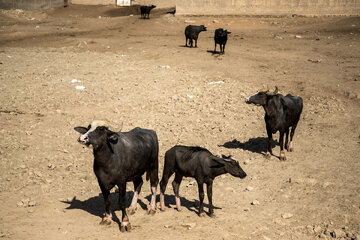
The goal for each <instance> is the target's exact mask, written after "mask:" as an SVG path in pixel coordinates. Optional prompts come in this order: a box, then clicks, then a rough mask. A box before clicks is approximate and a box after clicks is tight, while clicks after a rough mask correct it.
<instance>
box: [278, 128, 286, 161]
mask: <svg viewBox="0 0 360 240" xmlns="http://www.w3.org/2000/svg"><path fill="white" fill-rule="evenodd" d="M279 141H280V143H279V144H280V160H282V161H284V160H286V156H285V151H284V131H280V140H279Z"/></svg>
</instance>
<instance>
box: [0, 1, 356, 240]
mask: <svg viewBox="0 0 360 240" xmlns="http://www.w3.org/2000/svg"><path fill="white" fill-rule="evenodd" d="M164 2H165V1H164ZM169 9H170V10H171V8H168V7H163V8H162V7H158V8H156V9H155V10H154V11H153V13H152V14H151V16H150V17H151V19H150V20H142V19H140V18H139V12H138V8H137V7H133V8H128V9H125V8H120V7H114V6H96V5H91V6H90V5H71V6H70V7H68V8H64V9H51V10H47V11H41V12H28V11H20V10H10V11H1V12H0V25H1V29H0V80H1V81H0V91H1V95H0V101H1V102H0V103H1V106H0V121H1V127H0V202H1V208H0V237H2V238H4V239H170V238H171V239H174V240H175V239H260V240H261V239H265V240H268V239H317V238H322V239H333V238H337V239H358V240H359V239H360V235H359V234H360V197H359V194H360V187H359V186H360V185H359V184H360V180H359V176H360V165H359V150H360V124H359V123H360V85H359V84H360V18H359V17H299V16H294V17H281V18H278V17H277V18H275V17H234V16H223V17H214V16H212V17H210V16H202V17H200V16H199V17H194V16H193V17H185V16H173V15H169V14H166V12H167V11H169ZM189 23H192V24H205V25H206V26H207V27H208V31H207V32H202V33H200V37H199V42H198V48H185V47H184V44H185V37H184V28H185V26H186V25H188V24H189ZM218 27H224V28H227V29H229V30H230V31H231V32H232V34H231V35H230V37H229V41H228V45H227V47H226V54H225V55H218V54H213V53H212V50H213V47H214V46H213V34H214V30H215V29H216V28H218ZM73 79H76V80H80V81H81V82H72V80H73ZM264 85H265V86H266V85H268V86H269V87H270V88H273V87H274V86H278V87H279V89H280V91H281V92H282V93H284V94H286V93H292V94H294V95H299V96H301V97H302V98H303V100H304V111H303V114H302V116H301V119H300V122H299V125H298V128H297V132H296V134H295V139H294V147H295V152H292V153H287V158H288V160H287V161H280V160H279V159H278V158H277V157H276V156H273V157H272V158H271V159H265V158H264V157H263V153H264V151H266V141H267V140H266V132H265V123H264V120H263V115H264V110H263V109H262V108H260V107H256V106H252V105H246V104H245V102H244V100H245V98H246V97H247V96H249V95H251V94H253V93H255V92H256V91H257V90H258V89H259V88H261V87H263V86H264ZM76 86H83V87H85V89H83V90H81V89H76ZM99 118H100V119H107V120H109V121H110V122H111V125H112V126H113V127H114V128H119V127H120V126H121V125H122V124H123V128H122V130H123V131H128V130H130V129H132V128H134V127H137V126H140V127H144V128H150V129H154V130H156V132H157V134H158V136H159V144H160V157H159V162H160V166H161V167H160V172H159V177H161V175H162V166H163V162H164V161H163V155H164V152H165V151H166V150H167V149H169V148H170V147H172V146H174V145H175V144H184V145H198V146H202V147H206V148H208V149H209V150H210V151H211V152H213V153H214V154H231V155H233V157H234V158H235V159H237V160H239V162H240V163H241V166H242V167H243V169H244V170H245V171H246V172H247V174H248V177H247V178H245V179H243V180H240V179H237V178H234V177H232V176H230V175H223V176H221V177H218V178H217V179H216V180H215V183H214V189H213V191H214V194H213V195H214V196H213V201H214V205H215V206H216V209H215V214H216V218H210V217H204V218H200V217H198V215H197V207H198V192H197V186H196V184H195V183H194V180H193V179H190V178H187V179H184V180H183V183H182V185H181V189H180V194H181V197H182V203H183V205H184V210H183V211H182V212H177V211H176V210H175V208H174V206H175V201H174V197H173V191H172V188H171V181H172V180H170V184H169V185H168V188H167V192H166V202H167V205H168V208H167V209H166V211H165V212H160V211H158V212H157V213H156V214H155V215H154V216H148V215H146V210H147V208H148V204H149V200H150V198H149V196H150V187H149V183H147V182H145V183H144V185H143V189H142V192H141V195H140V200H139V204H138V211H137V212H136V214H135V215H132V216H130V221H131V223H132V225H133V229H132V231H131V232H130V233H121V232H120V231H119V221H118V218H115V221H114V222H113V223H112V224H111V225H110V226H108V227H103V226H100V225H99V224H98V223H99V222H100V220H101V216H102V214H103V211H104V206H103V198H102V195H101V194H100V189H99V187H98V184H97V181H96V178H95V176H94V174H93V171H92V163H93V156H92V152H91V149H89V148H86V147H84V146H82V145H80V144H79V143H77V138H78V137H79V134H78V133H77V132H75V131H74V130H73V128H74V127H76V126H79V125H83V126H87V124H89V122H90V121H91V120H93V119H99ZM275 139H278V134H276V136H275ZM279 152H280V150H279V146H278V145H277V146H274V153H275V154H276V155H279ZM158 191H159V190H158ZM132 194H133V192H132V184H130V183H129V184H128V193H127V199H128V204H129V203H130V202H129V201H130V199H131V197H132ZM111 197H112V207H113V209H114V210H115V215H117V216H118V217H121V214H120V212H119V208H118V205H117V199H118V197H117V194H116V190H115V189H114V191H113V192H112V196H111ZM205 200H206V201H205V202H206V203H207V198H206V197H205ZM206 206H207V205H206ZM205 210H206V211H207V208H205Z"/></svg>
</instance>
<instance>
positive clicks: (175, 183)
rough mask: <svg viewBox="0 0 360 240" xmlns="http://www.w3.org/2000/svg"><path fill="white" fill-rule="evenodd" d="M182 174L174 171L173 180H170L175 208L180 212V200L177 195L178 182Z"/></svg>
mask: <svg viewBox="0 0 360 240" xmlns="http://www.w3.org/2000/svg"><path fill="white" fill-rule="evenodd" d="M182 178H183V176H182V175H181V174H180V173H175V178H174V181H173V182H172V186H173V189H174V194H175V201H176V208H177V210H178V211H179V212H180V211H181V201H180V195H179V188H180V183H181V181H182Z"/></svg>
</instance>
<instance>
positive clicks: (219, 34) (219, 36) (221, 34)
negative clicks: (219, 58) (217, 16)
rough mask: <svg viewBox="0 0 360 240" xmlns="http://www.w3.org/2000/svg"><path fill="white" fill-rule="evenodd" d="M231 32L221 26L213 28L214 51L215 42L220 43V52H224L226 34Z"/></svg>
mask: <svg viewBox="0 0 360 240" xmlns="http://www.w3.org/2000/svg"><path fill="white" fill-rule="evenodd" d="M230 33H231V32H229V31H228V30H224V29H222V28H218V29H216V30H215V36H214V41H215V48H214V53H216V44H219V45H220V53H221V54H224V53H225V45H226V42H227V39H228V34H230Z"/></svg>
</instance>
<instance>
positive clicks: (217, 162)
mask: <svg viewBox="0 0 360 240" xmlns="http://www.w3.org/2000/svg"><path fill="white" fill-rule="evenodd" d="M211 160H212V162H213V163H214V165H212V166H211V167H210V168H221V167H223V166H225V164H224V162H223V161H224V160H222V159H221V158H215V157H212V158H211Z"/></svg>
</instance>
